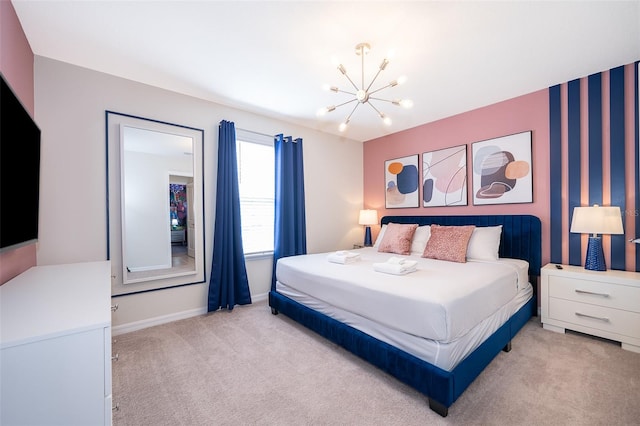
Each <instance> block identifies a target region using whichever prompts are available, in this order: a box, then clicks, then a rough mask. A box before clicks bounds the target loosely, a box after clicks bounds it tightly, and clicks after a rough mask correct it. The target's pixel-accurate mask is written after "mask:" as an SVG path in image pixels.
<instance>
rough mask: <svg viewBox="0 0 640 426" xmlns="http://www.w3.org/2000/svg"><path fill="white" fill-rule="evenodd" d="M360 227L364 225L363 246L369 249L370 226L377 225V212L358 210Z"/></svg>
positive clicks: (370, 244)
mask: <svg viewBox="0 0 640 426" xmlns="http://www.w3.org/2000/svg"><path fill="white" fill-rule="evenodd" d="M358 223H359V224H360V225H364V226H365V228H364V246H365V247H371V246H372V245H373V244H372V243H371V225H377V224H378V212H377V211H375V210H360V219H359V220H358Z"/></svg>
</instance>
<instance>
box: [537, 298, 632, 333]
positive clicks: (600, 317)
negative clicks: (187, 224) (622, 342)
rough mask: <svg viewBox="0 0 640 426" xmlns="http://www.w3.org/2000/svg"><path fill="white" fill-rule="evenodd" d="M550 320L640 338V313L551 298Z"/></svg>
mask: <svg viewBox="0 0 640 426" xmlns="http://www.w3.org/2000/svg"><path fill="white" fill-rule="evenodd" d="M549 318H552V319H556V320H560V321H564V322H566V323H571V324H576V325H580V326H583V327H589V328H594V329H598V330H603V331H607V332H609V333H616V334H620V335H624V336H630V337H635V338H640V313H637V312H629V311H624V310H619V309H612V308H607V307H603V306H596V305H590V304H586V303H579V302H574V301H571V300H564V299H556V298H550V299H549ZM567 327H569V326H567ZM569 328H570V327H569Z"/></svg>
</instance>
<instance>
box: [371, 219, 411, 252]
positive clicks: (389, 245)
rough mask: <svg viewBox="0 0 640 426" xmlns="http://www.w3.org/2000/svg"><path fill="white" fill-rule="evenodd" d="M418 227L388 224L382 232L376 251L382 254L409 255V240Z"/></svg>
mask: <svg viewBox="0 0 640 426" xmlns="http://www.w3.org/2000/svg"><path fill="white" fill-rule="evenodd" d="M417 227H418V225H416V224H410V225H401V224H399V223H390V224H388V225H387V230H386V231H385V232H384V236H383V237H382V242H380V246H379V247H378V251H379V252H382V253H396V254H409V253H411V240H412V239H413V233H414V232H416V228H417Z"/></svg>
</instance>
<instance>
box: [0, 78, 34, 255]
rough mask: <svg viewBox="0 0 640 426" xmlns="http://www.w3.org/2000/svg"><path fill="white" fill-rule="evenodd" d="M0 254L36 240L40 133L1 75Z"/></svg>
mask: <svg viewBox="0 0 640 426" xmlns="http://www.w3.org/2000/svg"><path fill="white" fill-rule="evenodd" d="M0 80H2V86H1V87H0V252H4V251H9V250H13V249H16V248H18V247H21V246H24V245H27V244H31V243H33V242H35V241H37V239H38V205H39V195H40V194H39V192H40V129H39V128H38V126H37V125H36V123H35V122H34V121H33V119H32V118H31V115H29V112H28V111H27V110H26V109H25V108H24V106H22V103H21V102H20V100H19V99H18V97H17V96H16V95H15V93H13V90H11V87H9V85H8V84H7V82H6V81H5V79H4V76H3V75H2V74H0Z"/></svg>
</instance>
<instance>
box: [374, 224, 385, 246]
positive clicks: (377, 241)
mask: <svg viewBox="0 0 640 426" xmlns="http://www.w3.org/2000/svg"><path fill="white" fill-rule="evenodd" d="M386 230H387V225H386V224H385V225H382V227H381V228H380V232H378V236H377V237H376V242H375V243H374V244H373V246H374V247H375V248H378V247H379V246H380V241H382V237H384V231H386Z"/></svg>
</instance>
